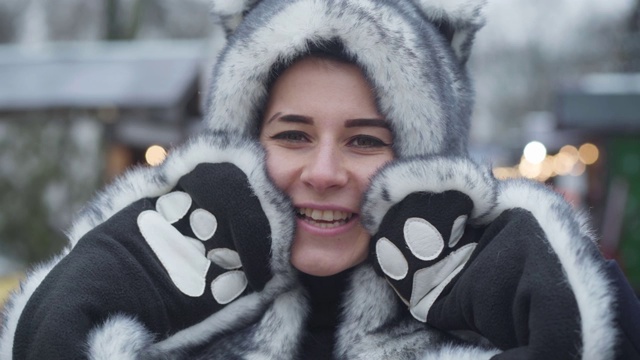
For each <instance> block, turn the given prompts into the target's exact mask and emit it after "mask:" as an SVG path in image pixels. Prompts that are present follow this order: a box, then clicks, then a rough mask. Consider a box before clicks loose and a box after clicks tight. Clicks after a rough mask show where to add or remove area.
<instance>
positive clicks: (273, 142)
mask: <svg viewBox="0 0 640 360" xmlns="http://www.w3.org/2000/svg"><path fill="white" fill-rule="evenodd" d="M392 139H393V136H392V134H391V131H390V130H389V128H388V125H387V123H386V121H385V120H384V117H383V116H382V115H380V113H379V112H378V110H377V107H376V103H375V98H374V95H373V93H372V92H371V85H370V84H369V83H368V82H367V80H366V79H365V78H364V75H363V74H362V71H361V70H360V69H359V68H358V67H357V66H356V65H354V64H349V63H346V62H341V61H337V60H331V59H326V58H318V57H306V58H303V59H302V60H299V61H297V62H295V63H294V64H293V65H292V66H291V67H289V68H288V69H287V70H286V71H284V73H282V75H280V76H279V77H278V79H277V80H276V82H275V84H274V85H273V87H272V88H271V92H270V95H269V101H268V103H267V107H266V111H265V121H264V122H263V125H262V129H261V132H260V142H261V143H262V145H263V146H264V148H265V149H266V151H267V170H268V172H269V175H271V178H272V179H273V180H274V182H275V184H276V185H277V186H278V187H279V188H280V189H282V190H284V191H285V193H287V195H289V196H290V197H291V201H292V202H293V206H294V207H295V208H296V210H297V212H298V217H297V225H298V226H297V228H296V235H295V238H294V241H293V245H292V247H291V263H292V264H293V266H294V267H296V268H297V269H298V270H300V271H302V272H305V273H307V274H311V275H318V276H327V275H334V274H337V273H339V272H341V271H343V270H346V269H348V268H351V267H353V266H355V265H357V264H359V263H361V262H362V261H364V259H365V258H366V257H367V254H368V246H369V239H370V237H371V235H370V234H368V233H367V231H366V230H365V229H364V227H363V226H362V224H361V223H360V216H359V212H360V204H361V203H362V196H363V194H364V191H365V190H366V188H367V186H368V185H369V180H370V178H371V176H372V175H373V174H374V173H375V171H376V170H377V169H378V168H380V167H381V166H382V165H384V164H385V163H386V162H388V161H389V160H391V159H393V150H392V148H391V144H392Z"/></svg>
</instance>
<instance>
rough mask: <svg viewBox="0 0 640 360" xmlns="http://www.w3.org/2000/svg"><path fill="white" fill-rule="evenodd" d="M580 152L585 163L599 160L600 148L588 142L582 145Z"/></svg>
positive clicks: (588, 163)
mask: <svg viewBox="0 0 640 360" xmlns="http://www.w3.org/2000/svg"><path fill="white" fill-rule="evenodd" d="M578 154H579V156H580V161H582V162H583V163H584V164H585V165H591V164H594V163H595V162H596V161H598V157H599V156H600V151H599V150H598V147H597V146H595V145H593V144H590V143H586V144H582V145H581V146H580V149H579V150H578Z"/></svg>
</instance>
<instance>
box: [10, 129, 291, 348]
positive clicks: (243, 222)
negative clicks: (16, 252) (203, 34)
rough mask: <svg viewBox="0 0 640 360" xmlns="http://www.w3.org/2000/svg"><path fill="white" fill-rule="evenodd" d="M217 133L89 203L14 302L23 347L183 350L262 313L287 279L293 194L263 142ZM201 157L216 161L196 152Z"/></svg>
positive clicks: (17, 340) (17, 338) (17, 339)
mask: <svg viewBox="0 0 640 360" xmlns="http://www.w3.org/2000/svg"><path fill="white" fill-rule="evenodd" d="M213 135H214V136H210V137H202V138H198V139H195V140H194V141H192V142H191V143H189V144H188V146H186V147H184V148H181V149H176V151H174V152H173V156H170V157H169V158H168V159H167V161H166V162H165V164H164V165H163V166H162V167H159V168H153V169H138V170H137V171H134V172H133V173H130V174H129V175H128V176H127V177H125V178H124V179H121V180H120V181H119V182H117V183H116V184H115V185H114V186H113V187H112V188H111V189H108V190H107V191H106V192H105V193H104V194H103V195H102V196H100V197H99V198H98V201H97V202H96V203H94V204H93V205H92V206H90V207H89V208H88V209H89V210H88V211H87V212H86V213H85V217H84V218H82V219H81V220H82V221H84V222H80V224H81V225H82V226H83V227H84V226H86V225H87V223H89V225H91V223H93V224H94V225H93V227H92V228H91V230H89V231H88V232H86V233H85V234H84V236H82V237H81V238H80V239H79V240H78V241H77V242H76V243H75V244H74V246H73V248H72V249H71V250H70V251H69V252H68V253H67V254H65V256H63V257H59V258H57V259H55V260H54V261H53V262H52V264H50V265H46V266H45V267H43V268H41V269H39V270H38V271H37V272H36V273H35V274H34V275H33V276H29V277H28V279H27V281H26V285H24V286H23V291H22V293H20V294H18V295H17V297H16V298H17V299H18V300H17V301H14V302H12V305H11V307H10V309H9V311H8V316H9V317H10V318H11V319H15V320H14V322H13V323H15V324H16V325H14V327H13V328H10V329H7V333H9V332H10V333H11V334H10V337H11V339H13V342H12V343H7V344H8V345H7V346H11V347H12V349H10V350H8V351H11V352H12V353H13V354H14V358H15V359H24V358H28V359H43V358H47V359H67V358H80V357H84V356H87V354H92V353H93V351H96V354H99V355H100V356H102V357H105V358H137V359H138V358H145V357H146V358H156V357H163V356H170V355H171V354H174V351H177V352H178V353H181V354H184V353H185V352H188V351H189V349H191V348H192V347H193V346H197V345H199V344H201V343H203V342H206V341H208V339H210V338H211V336H215V335H216V334H220V333H222V332H224V331H228V330H230V329H234V328H237V327H242V326H246V325H247V324H248V323H250V322H251V321H254V320H255V319H257V318H258V317H259V316H260V315H261V314H263V313H264V307H266V306H268V304H269V303H270V302H271V301H273V299H274V298H275V297H276V296H278V294H281V293H282V292H284V291H286V290H287V289H288V288H289V286H290V282H291V280H289V279H293V276H292V275H291V274H292V273H293V270H292V269H291V268H290V265H289V262H288V261H285V260H283V259H286V260H288V258H289V255H288V250H287V249H288V248H289V246H290V244H291V239H292V238H293V233H294V217H293V216H292V214H293V211H292V208H291V205H290V203H289V201H288V199H287V198H286V197H285V196H284V195H283V194H282V193H281V192H280V191H278V190H277V189H276V188H275V187H274V186H273V185H272V184H271V183H270V182H269V181H268V179H267V177H266V173H265V171H264V168H263V167H262V164H263V163H262V157H261V156H260V154H261V152H260V149H259V148H258V147H257V146H255V145H254V144H253V143H249V142H246V141H242V139H238V138H232V137H231V136H226V135H224V134H213ZM203 159H204V160H209V161H212V163H201V164H197V163H194V162H196V161H198V160H203ZM231 161H234V163H237V166H236V165H234V164H232V163H231ZM191 169H192V170H191ZM187 172H188V173H187ZM168 189H171V190H170V191H168ZM167 191H168V192H167ZM118 204H128V205H118ZM118 206H122V208H121V209H120V210H117V207H118ZM105 209H106V210H105ZM112 209H113V210H112ZM101 211H102V213H101ZM110 211H113V212H112V213H110ZM265 214H269V215H268V217H267V215H265ZM87 219H89V220H87ZM96 221H98V222H99V223H98V225H95V223H96ZM56 263H57V264H56ZM54 265H55V266H54ZM45 275H46V276H45ZM17 319H19V321H17Z"/></svg>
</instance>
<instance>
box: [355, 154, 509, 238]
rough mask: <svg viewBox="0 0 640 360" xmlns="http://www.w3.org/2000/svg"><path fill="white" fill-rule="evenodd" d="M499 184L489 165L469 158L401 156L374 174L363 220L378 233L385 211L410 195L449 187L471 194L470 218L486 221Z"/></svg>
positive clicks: (370, 230) (373, 232)
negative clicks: (471, 207) (402, 157)
mask: <svg viewBox="0 0 640 360" xmlns="http://www.w3.org/2000/svg"><path fill="white" fill-rule="evenodd" d="M495 187H496V182H495V179H494V178H493V176H492V175H491V173H490V171H489V169H488V168H483V167H481V166H479V165H477V164H475V163H474V162H472V161H471V160H469V159H467V158H463V157H442V156H431V157H416V158H412V159H409V160H397V161H394V162H391V163H390V164H389V165H387V166H386V167H384V168H382V169H381V170H380V171H379V172H378V173H377V174H376V175H375V176H374V177H373V178H372V180H371V185H370V186H369V189H368V190H367V192H366V193H365V199H364V202H363V205H362V212H363V224H364V225H365V226H366V227H367V230H368V231H369V232H370V233H371V234H375V233H376V232H377V231H378V227H379V226H380V223H381V222H382V219H383V217H384V215H385V214H386V213H387V212H388V211H389V209H390V208H391V207H392V206H393V205H395V204H397V203H399V202H400V201H402V199H404V198H405V197H406V196H407V195H409V194H411V193H414V192H433V193H440V192H444V191H447V190H458V191H460V192H462V193H464V194H466V195H467V196H469V197H470V198H471V200H472V201H473V205H474V206H473V210H472V212H471V218H470V221H471V222H472V223H473V222H476V223H478V222H484V219H483V217H484V216H486V215H487V214H488V213H489V211H490V210H491V209H492V208H493V206H494V205H495V201H496V194H495V191H496V190H495Z"/></svg>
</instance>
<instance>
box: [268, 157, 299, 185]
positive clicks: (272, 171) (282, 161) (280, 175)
mask: <svg viewBox="0 0 640 360" xmlns="http://www.w3.org/2000/svg"><path fill="white" fill-rule="evenodd" d="M266 151H267V173H268V174H269V176H270V177H271V180H273V182H274V183H275V185H276V186H277V187H278V188H279V189H280V190H283V191H286V189H287V187H288V185H289V183H290V182H291V181H292V179H293V173H294V172H293V170H292V164H293V161H294V158H295V157H292V156H290V155H289V156H287V155H286V154H285V151H283V150H281V149H277V148H276V147H273V146H267V147H266Z"/></svg>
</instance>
